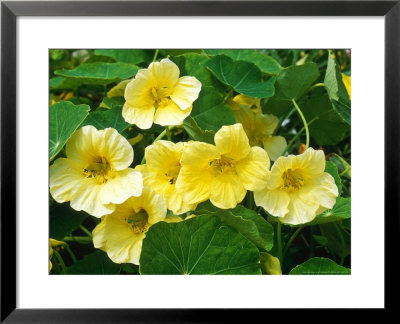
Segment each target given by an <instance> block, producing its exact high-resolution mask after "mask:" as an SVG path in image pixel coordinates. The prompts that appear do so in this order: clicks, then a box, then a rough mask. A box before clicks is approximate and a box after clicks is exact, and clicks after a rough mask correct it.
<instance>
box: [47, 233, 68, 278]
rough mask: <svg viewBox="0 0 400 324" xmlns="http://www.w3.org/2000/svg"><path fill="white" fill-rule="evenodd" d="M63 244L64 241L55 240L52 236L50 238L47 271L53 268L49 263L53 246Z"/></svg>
mask: <svg viewBox="0 0 400 324" xmlns="http://www.w3.org/2000/svg"><path fill="white" fill-rule="evenodd" d="M64 244H65V242H62V241H57V240H55V239H52V238H51V239H50V244H49V248H50V251H49V272H50V271H51V269H52V268H53V264H52V263H51V258H52V256H53V247H56V246H60V245H64Z"/></svg>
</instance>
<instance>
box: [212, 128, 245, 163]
mask: <svg viewBox="0 0 400 324" xmlns="http://www.w3.org/2000/svg"><path fill="white" fill-rule="evenodd" d="M214 141H215V145H216V147H217V150H218V152H219V153H220V154H221V155H222V154H224V155H226V156H229V157H231V158H233V159H235V160H240V159H243V158H245V157H246V156H247V155H248V154H249V153H250V145H249V139H248V138H247V135H246V133H245V132H244V130H243V126H242V124H235V125H231V126H222V128H221V129H220V130H219V131H218V132H217V133H216V134H215V137H214Z"/></svg>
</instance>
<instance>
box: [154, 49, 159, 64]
mask: <svg viewBox="0 0 400 324" xmlns="http://www.w3.org/2000/svg"><path fill="white" fill-rule="evenodd" d="M157 56H158V49H156V52H155V53H154V56H153V62H154V61H155V60H156V59H157Z"/></svg>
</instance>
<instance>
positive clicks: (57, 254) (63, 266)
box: [53, 249, 67, 274]
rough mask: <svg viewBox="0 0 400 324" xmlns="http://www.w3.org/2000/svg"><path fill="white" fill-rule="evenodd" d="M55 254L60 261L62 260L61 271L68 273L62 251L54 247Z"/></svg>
mask: <svg viewBox="0 0 400 324" xmlns="http://www.w3.org/2000/svg"><path fill="white" fill-rule="evenodd" d="M53 254H54V255H55V256H56V258H57V260H58V262H60V265H61V273H62V274H66V273H67V267H66V266H65V263H64V260H63V259H62V257H61V255H60V253H58V251H57V250H56V249H53Z"/></svg>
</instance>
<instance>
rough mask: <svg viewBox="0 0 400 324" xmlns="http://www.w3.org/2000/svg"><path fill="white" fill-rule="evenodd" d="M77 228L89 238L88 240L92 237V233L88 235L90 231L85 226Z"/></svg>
mask: <svg viewBox="0 0 400 324" xmlns="http://www.w3.org/2000/svg"><path fill="white" fill-rule="evenodd" d="M79 228H80V229H81V230H82V231H83V232H84V233H85V234H86V235H87V236H89V237H90V238H92V237H93V235H92V233H90V231H89V230H88V229H86V227H85V226H83V225H79Z"/></svg>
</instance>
